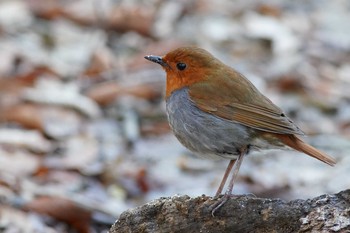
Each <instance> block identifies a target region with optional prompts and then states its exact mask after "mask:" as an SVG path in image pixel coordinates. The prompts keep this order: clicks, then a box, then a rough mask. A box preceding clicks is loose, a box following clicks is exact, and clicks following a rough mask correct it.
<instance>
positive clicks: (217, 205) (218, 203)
mask: <svg viewBox="0 0 350 233" xmlns="http://www.w3.org/2000/svg"><path fill="white" fill-rule="evenodd" d="M239 197H256V196H255V195H254V194H253V193H248V194H244V195H234V194H227V193H225V194H224V195H223V196H220V195H216V196H215V197H214V198H213V199H214V200H217V201H216V202H215V203H214V204H213V205H211V206H210V208H211V209H212V211H211V215H212V216H213V217H215V212H216V211H218V210H219V209H220V208H221V207H222V206H223V205H224V204H225V203H226V202H227V201H228V200H229V199H230V198H239Z"/></svg>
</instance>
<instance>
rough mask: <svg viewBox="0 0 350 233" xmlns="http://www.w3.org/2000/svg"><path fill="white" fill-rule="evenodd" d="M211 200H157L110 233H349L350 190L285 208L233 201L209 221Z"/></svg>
mask: <svg viewBox="0 0 350 233" xmlns="http://www.w3.org/2000/svg"><path fill="white" fill-rule="evenodd" d="M215 203H216V200H213V199H212V198H211V197H207V196H201V197H195V198H190V197H189V196H174V197H169V198H160V199H157V200H154V201H152V202H150V203H147V204H145V205H143V206H140V207H137V208H135V209H130V210H127V211H125V212H124V213H122V214H121V216H120V218H119V219H118V220H117V221H116V222H115V223H114V225H113V226H112V228H111V230H110V233H124V232H128V233H129V232H162V233H163V232H179V233H180V232H223V233H225V232H230V233H232V232H240V233H243V232H283V233H287V232H349V230H350V190H346V191H342V192H340V193H338V194H334V195H322V196H319V197H316V198H314V199H309V200H293V201H290V202H285V201H282V200H280V199H263V198H255V197H250V196H240V197H232V198H231V199H230V200H228V201H227V202H226V203H225V205H224V206H222V207H221V208H220V209H219V210H218V211H217V212H216V213H215V214H216V216H215V217H213V216H212V215H211V210H212V205H213V204H215Z"/></svg>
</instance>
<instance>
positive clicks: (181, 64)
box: [176, 62, 186, 70]
mask: <svg viewBox="0 0 350 233" xmlns="http://www.w3.org/2000/svg"><path fill="white" fill-rule="evenodd" d="M176 68H177V69H178V70H184V69H186V64H185V63H182V62H179V63H177V64H176Z"/></svg>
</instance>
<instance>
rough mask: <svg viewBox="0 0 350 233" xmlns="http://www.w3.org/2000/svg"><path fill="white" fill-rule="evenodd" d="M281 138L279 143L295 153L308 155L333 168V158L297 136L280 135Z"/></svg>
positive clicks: (334, 162)
mask: <svg viewBox="0 0 350 233" xmlns="http://www.w3.org/2000/svg"><path fill="white" fill-rule="evenodd" d="M281 136H282V137H280V139H281V141H282V142H283V143H284V144H286V145H287V146H289V147H291V148H293V149H295V150H297V151H300V152H304V153H305V154H308V155H310V156H311V157H314V158H315V159H318V160H320V161H322V162H324V163H326V164H328V165H331V166H334V165H335V164H336V161H335V159H334V158H332V157H330V156H329V155H327V154H325V153H323V152H321V151H319V150H317V149H316V148H314V147H312V146H310V145H309V144H307V143H305V142H304V141H303V140H302V139H300V138H299V137H298V136H296V135H281Z"/></svg>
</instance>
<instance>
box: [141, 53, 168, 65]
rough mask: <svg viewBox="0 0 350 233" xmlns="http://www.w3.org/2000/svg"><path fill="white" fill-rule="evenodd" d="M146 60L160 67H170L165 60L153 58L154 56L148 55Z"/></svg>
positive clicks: (158, 57) (157, 57)
mask: <svg viewBox="0 0 350 233" xmlns="http://www.w3.org/2000/svg"><path fill="white" fill-rule="evenodd" d="M145 58H146V59H147V60H149V61H151V62H155V63H158V64H159V65H161V66H163V67H168V66H169V65H168V64H167V63H166V62H165V61H164V60H163V58H162V57H160V56H153V55H147V56H145Z"/></svg>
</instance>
